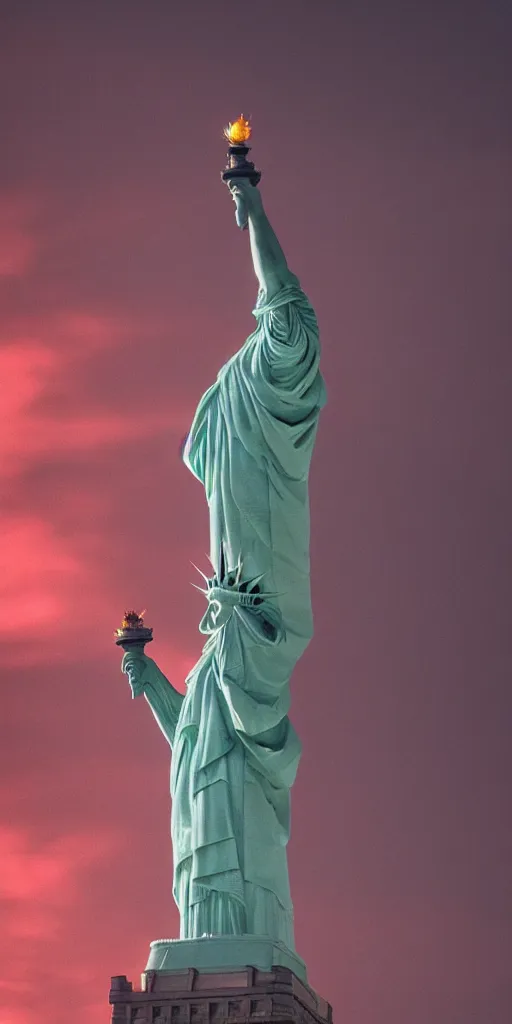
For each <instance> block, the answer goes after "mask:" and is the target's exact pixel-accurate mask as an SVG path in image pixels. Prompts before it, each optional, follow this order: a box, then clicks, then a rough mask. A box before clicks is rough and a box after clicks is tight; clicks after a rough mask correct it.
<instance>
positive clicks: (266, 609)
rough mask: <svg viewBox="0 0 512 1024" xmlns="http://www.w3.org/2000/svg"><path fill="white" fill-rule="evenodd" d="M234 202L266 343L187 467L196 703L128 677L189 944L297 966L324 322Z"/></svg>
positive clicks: (247, 195) (145, 677) (145, 665)
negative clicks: (198, 511) (299, 726)
mask: <svg viewBox="0 0 512 1024" xmlns="http://www.w3.org/2000/svg"><path fill="white" fill-rule="evenodd" d="M251 166H252V165H251ZM230 188H231V191H232V194H233V197H234V200H235V203H236V206H237V220H238V223H239V225H240V226H244V223H243V221H244V219H246V220H247V221H248V227H249V237H250V246H251V252H252V259H253V263H254V270H255V273H256V276H257V279H258V282H259V293H258V299H257V303H256V308H255V309H254V316H255V318H256V322H257V327H256V330H255V331H254V333H253V334H251V335H250V337H249V338H248V339H247V341H246V342H245V344H244V345H243V346H242V348H241V349H240V350H239V351H238V352H237V353H236V355H234V356H233V358H232V359H230V360H229V362H228V363H227V364H226V365H225V366H223V367H222V369H221V370H220V372H219V374H218V377H217V380H216V381H215V383H214V384H213V385H212V386H211V387H210V388H209V390H208V391H207V392H206V394H205V395H203V397H202V399H201V401H200V402H199V405H198V408H197V411H196V414H195V417H194V420H193V423H192V427H191V430H190V433H189V436H188V439H187V442H186V444H185V448H184V452H183V459H184V462H185V465H186V466H187V467H188V468H189V469H190V470H191V472H192V473H194V475H195V476H196V477H197V478H198V480H199V481H200V482H201V484H202V485H203V487H204V489H205V493H206V499H207V502H208V507H209V514H210V560H211V563H212V574H211V578H207V577H206V576H205V586H204V593H205V597H206V602H207V606H206V612H205V614H204V617H203V619H202V621H201V623H200V626H199V629H200V631H201V632H202V633H203V634H205V635H206V637H207V639H206V643H205V646H204V648H203V653H202V655H201V657H200V658H199V661H198V662H197V664H196V666H195V667H194V668H193V669H192V671H191V672H190V674H189V676H188V678H187V680H186V695H185V696H183V695H182V694H181V693H179V692H178V691H177V690H175V689H174V687H173V686H172V685H171V683H170V682H169V681H168V680H167V679H166V677H165V676H164V675H163V673H162V672H161V671H160V669H159V668H158V667H157V665H156V664H155V662H154V661H153V660H152V659H151V658H149V657H147V656H146V655H145V654H143V653H141V652H136V651H134V650H131V649H130V650H127V653H126V654H125V656H124V659H123V664H122V668H123V671H124V672H126V673H127V675H128V677H129V680H130V683H131V686H132V691H133V694H134V696H135V695H137V694H138V693H142V692H143V693H144V696H145V698H146V700H147V702H148V704H149V705H150V707H151V710H152V712H153V714H154V716H155V718H156V721H157V722H158V725H159V726H160V728H161V730H162V732H163V734H164V736H165V737H166V739H167V740H168V742H169V744H170V746H171V748H172V767H171V797H172V813H171V834H172V845H173V854H174V880H173V893H174V898H175V900H176V903H177V905H178V908H179V913H180V922H181V925H180V937H181V938H195V937H200V936H204V935H208V936H211V935H222V936H225V935H237V936H240V935H256V936H268V937H270V938H271V939H272V940H274V941H277V942H281V943H284V944H285V945H286V946H287V947H288V949H290V950H292V951H293V950H294V948H295V946H294V937H293V908H292V901H291V897H290V886H289V880H288V867H287V858H286V847H287V842H288V838H289V834H290V789H291V786H292V784H293V781H294V779H295V775H296V771H297V766H298V762H299V758H300V752H301V747H300V742H299V739H298V737H297V734H296V732H295V730H294V728H293V726H292V724H291V723H290V721H289V718H288V710H289V706H290V677H291V674H292V671H293V668H294V666H295V664H296V662H297V660H298V658H300V656H301V654H302V653H303V651H304V649H305V648H306V646H307V644H308V642H309V640H310V638H311V636H312V613H311V599H310V581H309V504H308V471H309V465H310V460H311V455H312V451H313V446H314V442H315V435H316V429H317V423H318V416H319V412H320V409H321V408H322V405H323V404H324V401H325V393H324V385H323V381H322V378H321V376H320V373H319V346H318V329H317V323H316V319H315V314H314V312H313V309H312V308H311V305H310V303H309V302H308V300H307V298H306V296H305V295H304V293H303V292H302V290H301V288H300V286H299V282H298V280H297V278H296V277H295V276H294V275H293V274H292V273H291V272H290V271H289V270H288V266H287V263H286V260H285V257H284V254H283V252H282V250H281V247H280V245H279V242H278V240H277V238H276V236H275V234H274V231H273V229H272V227H271V226H270V223H269V221H268V219H267V216H266V214H265V212H264V209H263V205H262V201H261V197H260V193H259V190H258V188H256V187H253V185H252V184H250V183H249V181H248V180H247V179H245V180H244V179H238V180H235V181H232V182H230Z"/></svg>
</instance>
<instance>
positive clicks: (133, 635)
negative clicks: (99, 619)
mask: <svg viewBox="0 0 512 1024" xmlns="http://www.w3.org/2000/svg"><path fill="white" fill-rule="evenodd" d="M145 614H146V611H145V609H144V611H143V612H140V613H139V612H133V611H131V612H125V613H124V618H123V621H122V623H121V626H120V627H119V629H115V630H114V639H115V642H116V644H117V646H118V647H122V648H123V651H140V652H141V653H142V654H144V647H145V646H146V644H149V643H151V641H152V639H153V630H152V628H151V626H145V625H144V615H145Z"/></svg>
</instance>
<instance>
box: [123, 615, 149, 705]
mask: <svg viewBox="0 0 512 1024" xmlns="http://www.w3.org/2000/svg"><path fill="white" fill-rule="evenodd" d="M144 615H145V612H140V614H139V612H134V611H130V612H125V613H124V618H123V621H122V623H121V625H120V627H119V629H115V630H114V639H115V642H116V645H117V646H118V647H122V648H123V651H126V654H128V652H129V651H131V652H132V654H134V655H135V663H136V662H137V655H141V654H144V647H145V646H146V644H149V643H151V640H152V639H153V630H152V629H151V627H150V626H145V625H144ZM125 661H126V657H125V658H124V659H123V671H125V672H126V674H127V676H128V679H129V682H130V686H131V690H132V697H140V695H141V694H142V693H144V684H143V683H142V682H141V679H140V676H139V675H138V673H137V672H135V671H134V661H133V660H132V661H131V662H130V659H128V665H127V666H126V668H125V667H124V665H125Z"/></svg>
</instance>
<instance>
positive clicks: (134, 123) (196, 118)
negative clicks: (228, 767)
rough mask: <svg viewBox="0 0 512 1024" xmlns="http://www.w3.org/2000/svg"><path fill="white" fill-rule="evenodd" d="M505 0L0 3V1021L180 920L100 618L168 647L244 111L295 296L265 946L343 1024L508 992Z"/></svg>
mask: <svg viewBox="0 0 512 1024" xmlns="http://www.w3.org/2000/svg"><path fill="white" fill-rule="evenodd" d="M511 27H512V14H511V11H510V7H509V5H508V4H507V3H505V2H498V0H487V2H486V3H484V2H483V0H482V2H479V3H476V2H471V0H469V2H466V3H455V2H451V0H445V2H443V3H440V2H436V0H433V2H431V3H426V2H418V3H415V4H410V3H405V2H396V0H389V2H388V3H385V4H384V3H377V2H376V0H374V2H372V0H367V2H361V0H358V2H355V0H354V2H346V3H345V2H338V3H336V2H335V0H331V2H326V0H324V2H322V0H316V2H312V0H311V2H301V0H294V2H292V0H272V2H269V0H260V2H259V3H258V4H256V5H255V4H248V3H239V4H233V3H227V2H224V0H216V2H215V3H213V2H211V3H206V2H199V0H188V2H187V3H184V4H178V3H176V2H174V0H166V2H164V0H148V2H146V3H142V2H135V0H123V2H122V3H121V2H119V0H111V2H110V3H107V4H106V3H104V2H102V3H100V2H98V0H89V2H87V3H85V2H81V0H73V2H72V3H61V2H56V0H47V2H46V3H44V4H42V3H36V2H30V0H28V2H24V0H22V2H19V0H0V95H1V97H2V99H1V106H0V131H1V138H2V157H1V160H0V346H1V347H0V381H1V391H0V417H1V424H2V425H1V430H0V452H1V463H0V508H1V538H2V542H1V547H0V642H1V688H2V689H1V696H2V715H1V719H0V762H1V770H0V919H1V927H0V963H1V964H2V970H1V972H0V1024H36V1021H39V1020H40V1006H41V1001H43V1002H44V1005H45V1015H46V1016H47V1017H48V1019H51V1020H52V1022H53V1024H65V1022H67V1021H68V1019H69V1007H70V1005H71V1006H72V1014H73V1020H74V1022H75V1024H86V1022H87V1024H92V1022H93V1024H96V1022H97V1024H100V1022H102V1021H106V1020H107V1019H108V1013H109V1009H108V1003H107V1000H108V989H109V983H110V976H111V975H114V974H126V975H127V976H128V977H129V978H131V980H132V981H134V982H137V981H138V979H139V975H140V972H141V970H143V968H144V965H145V961H146V956H147V951H148V945H149V942H150V941H151V940H152V939H155V938H161V937H166V936H175V935H177V933H178V917H177V911H176V908H175V907H174V904H173V902H172V896H171V878H172V862H171V846H170V838H169V790H168V780H169V751H168V748H167V746H166V744H165V741H164V739H163V737H162V736H161V734H160V733H159V731H158V730H157V728H156V726H155V723H154V721H153V720H152V717H151V714H150V712H149V709H148V708H147V706H146V705H145V702H144V701H142V700H141V701H132V700H131V699H130V693H129V687H128V683H127V680H126V678H125V677H124V676H122V675H121V673H120V658H119V652H118V650H117V648H116V647H115V646H114V644H113V642H112V630H113V629H114V628H115V627H116V626H117V625H118V624H119V622H120V619H121V616H122V613H123V611H124V609H125V608H127V607H130V606H134V607H136V608H139V609H140V608H143V607H146V608H147V609H148V612H147V617H146V620H147V622H148V623H149V624H150V625H152V626H153V627H154V632H155V642H154V644H153V646H152V650H151V654H152V655H153V656H154V657H155V658H156V660H157V661H158V663H159V665H160V666H161V668H162V669H163V670H164V671H165V672H166V674H167V675H168V677H169V678H170V679H171V680H172V682H173V683H174V684H175V685H176V686H177V687H178V688H183V680H184V678H185V676H186V674H187V672H188V670H189V669H190V667H191V666H192V665H193V663H194V661H195V660H196V658H197V656H198V653H199V651H200V647H201V640H200V637H199V634H198V632H197V623H198V621H199V619H200V617H201V615H202V613H203V599H202V597H201V595H200V594H198V593H197V591H195V590H194V589H193V588H192V587H191V586H190V582H196V579H195V572H194V570H193V569H192V566H191V564H190V562H191V561H193V562H195V563H197V564H199V565H200V566H202V567H204V566H205V554H204V553H205V552H206V550H207V548H208V535H207V526H208V524H207V514H206V505H205V501H204V497H203V493H202V490H201V488H200V486H199V484H198V483H197V481H195V480H194V479H193V478H192V476H191V475H190V474H188V473H187V471H186V470H185V468H184V467H183V465H182V464H181V462H180V458H179V451H180V443H181V440H182V438H183V436H184V435H185V434H186V432H187V429H188V426H189V424H190V422H191V418H192V415H193V412H194V409H195V406H196V403H197V401H198V399H199V397H200V396H201V394H202V393H203V391H204V390H205V389H206V387H208V386H209V384H210V383H212V382H213V380H214V379H215V375H216V373H217V370H218V369H219V368H220V366H221V365H222V363H223V362H224V361H225V360H226V359H227V358H228V357H229V356H230V355H232V354H233V353H234V352H235V351H236V349H237V347H238V346H239V345H240V344H241V343H242V342H243V340H244V339H245V337H246V336H247V334H248V333H249V332H250V331H251V329H252V324H253V320H252V317H251V309H252V306H253V303H254V300H255V297H256V281H255V279H254V275H253V271H252V266H251V262H250V256H249V251H248V239H247V236H246V235H245V234H243V233H242V232H240V231H239V230H238V229H237V228H236V225H235V222H234V211H233V206H232V202H231V200H230V198H229V195H228V193H227V191H226V189H225V187H224V186H223V185H222V183H221V180H220V174H219V172H220V170H221V168H222V167H223V165H224V163H225V150H226V146H225V143H224V141H223V139H222V127H223V125H224V124H225V123H226V122H227V121H228V120H232V119H234V118H235V117H236V116H238V114H239V113H240V112H241V111H243V112H244V113H245V114H248V115H251V116H252V119H253V127H254V135H253V151H252V156H253V158H254V160H255V162H256V164H257V165H258V166H259V167H261V169H262V172H263V176H262V182H261V190H262V194H263V197H264V201H265V205H266V209H267V212H268V214H269V217H270V219H271V221H272V223H273V225H274V227H275V229H276V231H277V233H278V236H279V238H280V240H281V242H282V245H283V247H284V249H285V252H286V254H287V257H288V261H289V264H290V267H291V269H292V270H293V271H294V272H295V273H297V274H298V276H299V278H300V280H301V283H302V285H303V287H304V289H305V291H306V292H307V294H308V295H309V297H310V298H311V300H312V302H313V304H314V306H315V309H316V311H317V314H318V319H319V323H320V328H321V337H322V345H323V372H324V376H325V380H326V384H327V389H328V397H329V401H328V405H327V407H326V409H325V410H324V412H323V414H322V420H321V426H320V430H319V436H318V442H317V447H316V451H315V456H314V461H313V466H312V471H311V515H312V540H311V557H312V587H313V601H314V612H315V638H314V640H313V642H312V643H311V645H310V647H309V648H308V650H307V652H306V654H305V655H304V657H303V658H302V660H301V662H300V663H299V665H298V666H297V669H296V671H295V674H294V678H293V681H292V690H293V708H292V718H293V721H294V724H295V726H296V728H297V730H298V731H299V733H300V735H301V738H302V741H303V745H304V755H303V760H302V763H301V767H300V771H299V776H298V780H297V782H296V785H295V787H294V791H293V826H292V839H291V843H290V847H289V862H290V874H291V884H292V893H293V898H294V903H295V909H296V940H297V949H298V951H299V953H300V954H301V955H302V956H303V957H304V959H305V960H306V963H307V966H308V973H309V980H310V983H311V985H312V986H313V987H314V988H316V989H317V990H318V991H319V992H320V993H321V995H322V996H324V997H325V998H326V999H328V1000H329V1001H330V1002H331V1003H332V1005H333V1008H334V1013H335V1019H337V1020H338V1021H341V1020H343V1021H347V1022H353V1024H396V1022H397V1021H408V1022H410V1024H432V1021H434V1020H436V1021H441V1022H442V1024H470V1022H471V1024H508V1021H509V1020H510V1013H511V1007H512V971H511V966H510V963H511V961H510V945H511V941H512V934H511V931H512V927H511V925H512V885H511V871H510V864H511V859H512V829H511V816H510V777H511V770H512V764H511V761H512V756H511V743H510V712H511V696H510V693H511V687H510V661H511V642H510V637H511V635H512V630H511V624H510V612H511V601H510V568H511V559H510V555H511V536H510V522H511V518H512V481H511V475H510V457H509V446H510V436H511V428H512V422H511V420H512V413H511V410H512V403H511V401H510V379H511V372H512V365H511V363H512V360H511V354H510V327H511V315H510V312H511V311H510V303H509V302H508V297H507V285H508V278H509V272H508V271H509V260H510V255H511V253H510V228H511V220H512V203H511V201H510V200H511V196H510V181H511V153H512V140H511V137H510V130H509V124H510V43H511Z"/></svg>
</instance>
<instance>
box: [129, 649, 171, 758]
mask: <svg viewBox="0 0 512 1024" xmlns="http://www.w3.org/2000/svg"><path fill="white" fill-rule="evenodd" d="M121 671H122V672H124V673H125V674H126V675H127V676H128V679H129V681H130V686H131V688H132V695H133V696H134V697H138V696H140V694H142V693H143V694H144V696H145V698H146V700H147V702H148V704H149V706H150V708H151V710H152V712H153V714H154V716H155V718H156V720H157V722H158V725H159V726H160V729H161V730H162V732H163V734H164V736H165V738H166V740H167V742H168V743H170V745H171V746H172V744H173V743H174V734H175V732H176V726H177V724H178V718H179V715H180V711H181V705H182V704H183V700H184V697H183V695H182V694H181V693H179V692H178V690H175V689H174V686H172V684H171V683H170V682H169V680H168V679H167V677H166V676H164V674H163V672H161V671H160V669H159V668H158V665H157V664H156V662H154V661H153V659H152V658H148V657H147V655H145V654H142V653H140V652H136V653H135V652H133V651H127V652H126V654H125V656H124V658H123V661H122V664H121Z"/></svg>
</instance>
